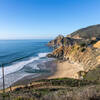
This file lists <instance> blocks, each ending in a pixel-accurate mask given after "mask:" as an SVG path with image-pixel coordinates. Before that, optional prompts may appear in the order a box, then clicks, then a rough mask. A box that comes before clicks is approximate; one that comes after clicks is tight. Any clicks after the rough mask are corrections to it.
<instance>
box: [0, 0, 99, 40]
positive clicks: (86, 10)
mask: <svg viewBox="0 0 100 100" xmlns="http://www.w3.org/2000/svg"><path fill="white" fill-rule="evenodd" d="M99 23H100V0H0V39H32V38H54V37H55V36H57V35H58V34H65V33H66V35H67V34H69V33H71V32H73V31H75V30H77V29H79V28H82V27H86V26H89V25H93V24H99Z"/></svg>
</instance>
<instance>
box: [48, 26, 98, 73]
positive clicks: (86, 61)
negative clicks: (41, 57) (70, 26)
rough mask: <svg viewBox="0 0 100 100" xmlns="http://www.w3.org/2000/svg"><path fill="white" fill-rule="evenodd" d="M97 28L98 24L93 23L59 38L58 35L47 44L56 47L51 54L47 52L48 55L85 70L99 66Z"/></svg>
mask: <svg viewBox="0 0 100 100" xmlns="http://www.w3.org/2000/svg"><path fill="white" fill-rule="evenodd" d="M99 28H100V25H95V26H90V27H87V28H83V29H81V30H79V31H76V32H74V33H72V34H71V35H68V36H67V37H63V36H62V38H59V36H58V37H57V38H56V39H55V40H52V41H50V43H49V46H52V47H56V48H55V49H54V51H53V52H52V53H51V54H48V57H55V58H57V59H61V60H68V61H70V62H71V63H77V64H78V65H79V66H80V67H83V69H84V71H85V72H88V71H89V70H93V69H95V68H96V67H98V66H100V41H99V38H100V31H99ZM81 32H82V33H81ZM88 32H89V33H88ZM92 33H93V34H92ZM77 36H78V37H77ZM76 37H77V38H76ZM84 38H86V40H85V39H84ZM54 41H56V42H54ZM56 44H57V45H56ZM76 67H77V66H76Z"/></svg>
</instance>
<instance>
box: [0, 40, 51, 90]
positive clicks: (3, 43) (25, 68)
mask: <svg viewBox="0 0 100 100" xmlns="http://www.w3.org/2000/svg"><path fill="white" fill-rule="evenodd" d="M48 42H49V40H39V39H37V40H35V39H34V40H0V64H3V65H4V72H5V84H6V87H8V86H9V85H11V84H12V83H14V82H16V81H18V80H19V79H21V78H23V77H25V76H28V75H35V74H36V73H37V72H35V70H39V68H38V66H37V65H38V64H41V63H43V62H46V61H50V60H52V59H50V58H47V57H46V55H47V54H48V53H50V52H51V51H52V48H49V47H48V46H47V43H48ZM38 73H39V72H38ZM0 88H2V68H1V66H0Z"/></svg>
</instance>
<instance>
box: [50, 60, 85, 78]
mask: <svg viewBox="0 0 100 100" xmlns="http://www.w3.org/2000/svg"><path fill="white" fill-rule="evenodd" d="M79 71H83V68H82V67H81V66H79V65H78V64H75V63H74V64H72V63H69V62H68V61H65V62H62V63H60V62H58V63H57V67H56V71H55V72H54V74H53V75H51V76H50V77H48V79H52V78H65V77H68V78H76V79H77V78H78V75H77V72H79Z"/></svg>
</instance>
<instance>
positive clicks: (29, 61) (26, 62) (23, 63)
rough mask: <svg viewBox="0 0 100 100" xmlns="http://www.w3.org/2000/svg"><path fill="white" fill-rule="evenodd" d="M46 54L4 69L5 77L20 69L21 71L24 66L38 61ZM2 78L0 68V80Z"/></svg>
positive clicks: (40, 54)
mask: <svg viewBox="0 0 100 100" xmlns="http://www.w3.org/2000/svg"><path fill="white" fill-rule="evenodd" d="M47 54H48V53H39V54H38V57H31V58H30V59H29V60H27V61H21V62H18V63H15V64H13V65H10V66H7V67H5V68H4V71H5V75H7V74H10V73H13V72H16V71H18V70H20V69H22V68H23V67H24V66H25V65H26V64H29V63H31V62H33V61H35V60H39V59H40V58H42V57H45V56H46V55H47ZM1 77H2V69H1V68H0V78H1Z"/></svg>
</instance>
